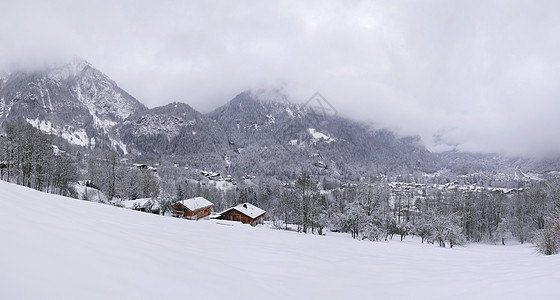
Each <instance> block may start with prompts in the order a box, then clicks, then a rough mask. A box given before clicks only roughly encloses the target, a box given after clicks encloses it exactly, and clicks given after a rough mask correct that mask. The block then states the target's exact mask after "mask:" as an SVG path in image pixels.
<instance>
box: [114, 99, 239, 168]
mask: <svg viewBox="0 0 560 300" xmlns="http://www.w3.org/2000/svg"><path fill="white" fill-rule="evenodd" d="M117 132H118V133H119V137H120V139H121V140H122V141H123V142H124V143H125V144H126V145H127V147H128V148H129V149H134V151H137V152H138V153H141V154H142V155H148V156H156V157H161V156H186V157H190V158H191V159H193V160H194V157H193V156H196V157H198V159H200V158H204V157H207V158H206V159H209V158H208V157H212V158H211V159H212V160H218V161H223V159H222V158H223V155H225V153H226V152H227V151H228V149H229V147H228V145H227V135H226V134H225V132H224V131H223V129H222V128H221V127H220V126H219V125H217V124H216V123H215V122H213V121H212V120H211V119H209V118H208V117H206V116H205V115H203V114H201V113H199V112H198V111H196V110H195V109H193V108H192V107H190V106H189V105H187V104H184V103H178V102H174V103H171V104H168V105H165V106H160V107H156V108H152V109H148V110H141V111H139V112H137V113H135V114H133V115H131V116H130V117H129V118H128V119H127V120H125V121H124V122H122V124H120V125H119V126H118V129H117ZM219 164H220V163H218V165H219Z"/></svg>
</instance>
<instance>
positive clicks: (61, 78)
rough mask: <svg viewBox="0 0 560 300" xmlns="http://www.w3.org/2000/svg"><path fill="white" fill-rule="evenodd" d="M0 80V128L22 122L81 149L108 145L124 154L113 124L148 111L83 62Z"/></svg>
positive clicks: (18, 74) (77, 60) (11, 74)
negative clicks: (7, 123) (61, 138)
mask: <svg viewBox="0 0 560 300" xmlns="http://www.w3.org/2000/svg"><path fill="white" fill-rule="evenodd" d="M0 82H1V84H0V125H1V124H2V123H4V122H6V121H15V120H17V119H23V120H26V121H27V122H29V123H31V124H32V125H34V126H35V127H37V128H39V129H41V130H42V131H44V132H47V133H52V134H56V135H59V136H61V137H63V138H64V139H66V140H67V141H68V142H70V143H72V144H75V145H80V146H86V147H94V146H95V145H99V144H100V143H101V144H104V143H108V144H111V146H112V147H113V148H115V149H118V150H119V151H123V152H126V146H125V145H124V144H122V142H121V141H120V140H119V139H118V136H117V135H116V134H115V132H114V129H115V126H116V125H117V124H119V123H121V122H123V121H124V119H126V118H127V117H129V116H130V115H132V114H133V113H136V112H139V111H142V110H145V109H146V107H145V106H144V105H143V104H141V103H140V102H139V101H138V100H136V99H135V98H134V97H132V96H130V95H129V94H128V93H127V92H125V91H124V90H122V89H121V88H119V87H118V86H117V84H116V83H115V82H114V81H112V80H111V79H110V78H109V77H107V76H106V75H105V74H103V73H102V72H101V71H99V70H97V69H95V68H94V67H93V66H92V65H91V64H89V63H88V62H86V61H84V60H81V59H75V60H73V61H71V62H69V63H66V64H62V65H57V66H52V67H49V68H46V69H43V70H37V71H34V72H13V73H10V74H5V75H4V76H2V79H0Z"/></svg>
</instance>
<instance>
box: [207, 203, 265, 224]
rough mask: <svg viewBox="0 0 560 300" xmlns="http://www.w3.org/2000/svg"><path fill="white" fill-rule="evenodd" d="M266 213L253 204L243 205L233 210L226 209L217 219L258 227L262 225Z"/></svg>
mask: <svg viewBox="0 0 560 300" xmlns="http://www.w3.org/2000/svg"><path fill="white" fill-rule="evenodd" d="M265 213H266V211H264V210H262V209H260V208H258V207H256V206H254V205H253V204H251V203H242V204H239V205H237V206H234V207H232V208H229V209H226V210H224V211H223V212H221V213H220V216H219V217H218V218H217V219H220V220H229V221H238V222H242V223H244V224H251V226H256V225H257V224H260V223H262V217H263V216H264V214H265Z"/></svg>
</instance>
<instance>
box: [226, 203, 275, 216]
mask: <svg viewBox="0 0 560 300" xmlns="http://www.w3.org/2000/svg"><path fill="white" fill-rule="evenodd" d="M230 209H235V210H237V211H238V212H240V213H242V214H244V215H246V216H247V217H250V218H251V219H255V218H258V217H260V216H262V215H264V214H265V213H266V211H264V210H262V209H260V208H258V207H256V206H254V205H253V204H251V203H247V202H245V203H241V204H239V205H237V206H234V207H232V208H228V209H226V210H224V211H223V212H222V213H220V214H223V213H225V212H226V211H228V210H230Z"/></svg>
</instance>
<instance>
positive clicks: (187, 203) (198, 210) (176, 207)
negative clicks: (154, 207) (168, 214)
mask: <svg viewBox="0 0 560 300" xmlns="http://www.w3.org/2000/svg"><path fill="white" fill-rule="evenodd" d="M212 206H214V203H212V202H210V201H208V200H207V199H205V198H203V197H195V198H190V199H186V200H181V201H177V202H175V203H174V204H173V206H172V208H173V213H172V214H173V216H174V217H177V218H178V217H181V218H186V219H191V220H198V219H202V218H204V217H206V216H209V215H210V210H211V209H212Z"/></svg>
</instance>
